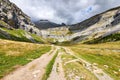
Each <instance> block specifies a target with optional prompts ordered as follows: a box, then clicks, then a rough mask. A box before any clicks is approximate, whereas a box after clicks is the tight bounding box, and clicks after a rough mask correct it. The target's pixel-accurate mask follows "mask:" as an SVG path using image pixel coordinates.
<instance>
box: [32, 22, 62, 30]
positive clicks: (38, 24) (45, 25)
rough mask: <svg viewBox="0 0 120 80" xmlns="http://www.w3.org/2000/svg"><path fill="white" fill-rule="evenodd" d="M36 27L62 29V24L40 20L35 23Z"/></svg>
mask: <svg viewBox="0 0 120 80" xmlns="http://www.w3.org/2000/svg"><path fill="white" fill-rule="evenodd" d="M34 23H35V25H36V27H37V28H39V29H48V28H55V27H60V26H61V25H60V24H56V23H54V22H50V21H48V20H39V21H36V22H34Z"/></svg>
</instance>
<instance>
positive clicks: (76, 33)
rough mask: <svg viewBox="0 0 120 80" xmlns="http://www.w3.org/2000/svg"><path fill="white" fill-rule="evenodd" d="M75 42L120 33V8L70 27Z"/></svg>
mask: <svg viewBox="0 0 120 80" xmlns="http://www.w3.org/2000/svg"><path fill="white" fill-rule="evenodd" d="M69 29H70V31H72V32H73V35H72V37H70V39H72V40H73V41H75V42H79V41H83V40H84V41H89V40H94V39H97V38H101V39H102V38H104V37H107V36H109V35H112V34H116V33H117V32H119V31H120V7H117V8H113V9H110V10H108V11H106V12H103V13H101V14H98V15H96V16H93V17H91V18H89V19H87V20H85V21H83V22H81V23H78V24H74V25H72V26H71V27H69Z"/></svg>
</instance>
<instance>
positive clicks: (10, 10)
mask: <svg viewBox="0 0 120 80" xmlns="http://www.w3.org/2000/svg"><path fill="white" fill-rule="evenodd" d="M0 20H1V21H4V22H5V23H7V24H8V25H9V26H10V27H11V28H15V29H23V30H25V31H27V32H31V33H34V34H38V35H40V31H39V29H37V28H35V25H34V24H33V23H32V22H31V20H30V17H29V16H27V15H26V14H24V13H23V12H22V10H21V9H19V8H18V7H17V6H16V5H15V4H13V3H11V2H10V1H9V0H0Z"/></svg>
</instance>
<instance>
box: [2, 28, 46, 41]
mask: <svg viewBox="0 0 120 80" xmlns="http://www.w3.org/2000/svg"><path fill="white" fill-rule="evenodd" d="M0 29H1V30H3V31H5V32H6V33H7V34H8V36H9V37H8V36H5V35H4V34H0V38H1V39H9V40H15V41H24V42H32V41H31V40H29V39H28V38H27V37H26V36H25V33H26V32H25V31H24V30H21V29H13V30H8V29H6V28H1V27H0ZM27 34H29V35H30V36H31V37H32V38H33V39H34V41H35V42H39V43H44V41H43V40H42V38H41V37H40V36H37V35H35V34H31V33H27Z"/></svg>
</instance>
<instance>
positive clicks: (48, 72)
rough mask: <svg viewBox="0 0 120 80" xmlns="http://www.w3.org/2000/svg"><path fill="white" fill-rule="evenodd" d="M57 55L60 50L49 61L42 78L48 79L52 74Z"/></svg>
mask: <svg viewBox="0 0 120 80" xmlns="http://www.w3.org/2000/svg"><path fill="white" fill-rule="evenodd" d="M57 55H58V51H57V53H56V54H55V55H54V57H53V58H52V60H51V61H50V62H49V63H48V65H47V67H46V72H45V74H44V76H43V78H42V80H47V79H48V77H49V75H50V73H51V71H52V68H53V65H54V62H55V59H56V57H57Z"/></svg>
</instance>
